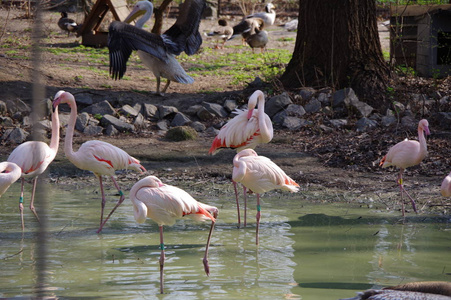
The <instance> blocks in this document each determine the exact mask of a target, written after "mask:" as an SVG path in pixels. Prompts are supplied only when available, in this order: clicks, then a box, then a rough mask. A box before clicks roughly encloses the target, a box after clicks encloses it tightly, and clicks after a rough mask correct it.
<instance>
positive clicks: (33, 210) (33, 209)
mask: <svg viewBox="0 0 451 300" xmlns="http://www.w3.org/2000/svg"><path fill="white" fill-rule="evenodd" d="M30 210H31V211H32V212H33V214H34V216H35V217H36V220H38V222H39V223H41V220H39V217H38V213H37V212H36V209H35V208H34V206H31V205H30Z"/></svg>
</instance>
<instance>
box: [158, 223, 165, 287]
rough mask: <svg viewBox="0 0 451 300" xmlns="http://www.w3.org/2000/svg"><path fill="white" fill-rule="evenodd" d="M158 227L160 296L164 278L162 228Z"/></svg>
mask: <svg viewBox="0 0 451 300" xmlns="http://www.w3.org/2000/svg"><path fill="white" fill-rule="evenodd" d="M159 227H160V249H161V255H160V294H163V288H164V277H163V269H164V259H165V256H164V242H163V226H162V225H161V226H159Z"/></svg>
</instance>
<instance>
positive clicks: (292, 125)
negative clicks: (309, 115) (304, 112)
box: [282, 116, 305, 130]
mask: <svg viewBox="0 0 451 300" xmlns="http://www.w3.org/2000/svg"><path fill="white" fill-rule="evenodd" d="M303 121H305V120H301V119H299V118H296V117H290V116H287V117H285V119H284V120H283V123H282V126H283V127H286V128H288V129H289V130H298V129H299V128H301V127H302V126H303V125H304V124H305V123H304V122H303Z"/></svg>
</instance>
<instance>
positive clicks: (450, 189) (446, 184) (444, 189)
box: [440, 173, 451, 197]
mask: <svg viewBox="0 0 451 300" xmlns="http://www.w3.org/2000/svg"><path fill="white" fill-rule="evenodd" d="M440 192H441V194H442V196H443V197H451V173H449V174H448V176H446V177H445V179H443V182H442V186H441V187H440Z"/></svg>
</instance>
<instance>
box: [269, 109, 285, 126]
mask: <svg viewBox="0 0 451 300" xmlns="http://www.w3.org/2000/svg"><path fill="white" fill-rule="evenodd" d="M287 116H288V114H287V111H286V110H282V111H279V112H278V113H277V114H275V115H274V116H273V117H272V121H273V122H274V123H275V124H278V125H282V124H283V120H285V118H286V117H287Z"/></svg>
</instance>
